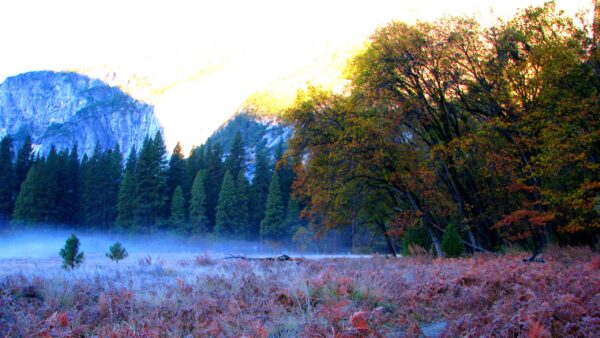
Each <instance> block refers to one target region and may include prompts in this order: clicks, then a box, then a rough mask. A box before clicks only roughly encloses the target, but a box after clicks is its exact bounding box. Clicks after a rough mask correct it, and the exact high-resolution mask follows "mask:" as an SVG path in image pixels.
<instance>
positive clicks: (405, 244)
mask: <svg viewBox="0 0 600 338" xmlns="http://www.w3.org/2000/svg"><path fill="white" fill-rule="evenodd" d="M415 246H419V247H421V248H424V249H425V251H427V248H429V247H431V238H430V237H429V234H428V233H427V230H426V229H425V228H409V229H407V230H406V232H405V234H404V236H402V255H403V256H410V255H412V254H413V253H411V248H412V247H415Z"/></svg>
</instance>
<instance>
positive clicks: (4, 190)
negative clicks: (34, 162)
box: [0, 135, 15, 219]
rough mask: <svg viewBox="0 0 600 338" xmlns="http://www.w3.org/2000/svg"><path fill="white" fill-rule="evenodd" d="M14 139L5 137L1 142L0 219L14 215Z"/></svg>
mask: <svg viewBox="0 0 600 338" xmlns="http://www.w3.org/2000/svg"><path fill="white" fill-rule="evenodd" d="M12 147H13V139H12V137H10V136H8V135H7V136H5V137H4V138H2V141H1V142H0V219H2V218H9V217H10V215H11V214H12V210H13V204H14V198H15V188H14V185H15V173H14V167H13V149H12Z"/></svg>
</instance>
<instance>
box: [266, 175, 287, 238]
mask: <svg viewBox="0 0 600 338" xmlns="http://www.w3.org/2000/svg"><path fill="white" fill-rule="evenodd" d="M284 221H285V207H284V205H283V200H282V198H281V187H280V184H279V176H278V175H277V172H275V173H273V177H272V178H271V184H270V185H269V196H268V197H267V206H266V209H265V218H264V219H263V220H262V222H261V223H260V236H261V238H262V239H267V240H281V239H282V238H283V237H284V236H285V234H286V229H285V228H284Z"/></svg>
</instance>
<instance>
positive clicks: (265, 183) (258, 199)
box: [249, 149, 273, 235]
mask: <svg viewBox="0 0 600 338" xmlns="http://www.w3.org/2000/svg"><path fill="white" fill-rule="evenodd" d="M271 176H273V173H272V171H271V166H270V164H269V159H268V157H267V153H266V151H265V150H264V149H260V150H257V151H256V158H255V167H254V177H253V179H252V186H251V187H250V200H249V208H250V211H249V212H250V227H251V230H250V233H251V234H256V235H258V234H259V231H260V222H261V221H262V220H263V218H264V217H265V206H266V205H267V196H268V195H269V184H270V182H271Z"/></svg>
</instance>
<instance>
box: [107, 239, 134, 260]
mask: <svg viewBox="0 0 600 338" xmlns="http://www.w3.org/2000/svg"><path fill="white" fill-rule="evenodd" d="M127 256H129V254H128V253H127V250H125V248H124V247H123V246H122V245H121V243H119V242H116V243H115V244H113V245H111V246H110V247H109V248H108V253H107V254H106V257H108V258H110V259H111V260H113V261H115V262H117V264H118V263H119V261H120V260H122V259H124V258H125V257H127Z"/></svg>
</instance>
